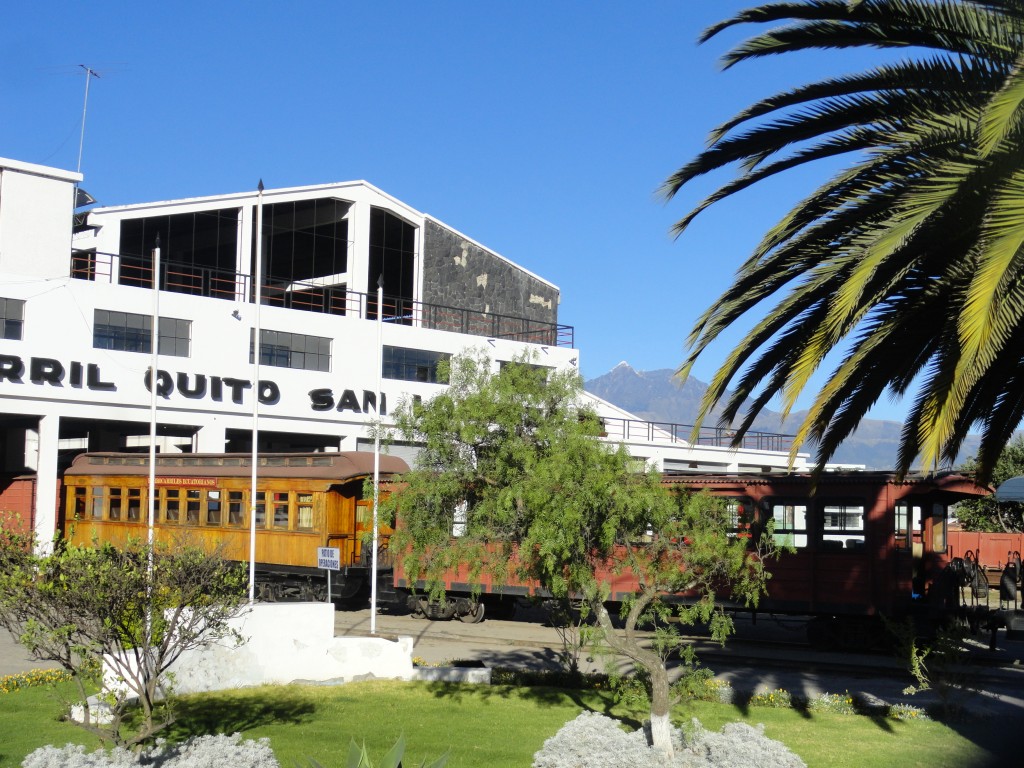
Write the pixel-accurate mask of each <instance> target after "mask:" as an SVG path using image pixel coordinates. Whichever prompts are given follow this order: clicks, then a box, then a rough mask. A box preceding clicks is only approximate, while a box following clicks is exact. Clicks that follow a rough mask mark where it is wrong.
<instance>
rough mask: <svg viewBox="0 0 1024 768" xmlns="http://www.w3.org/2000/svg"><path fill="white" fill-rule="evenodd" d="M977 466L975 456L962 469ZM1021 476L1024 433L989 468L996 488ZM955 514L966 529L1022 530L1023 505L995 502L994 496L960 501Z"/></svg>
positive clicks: (1022, 472) (973, 468)
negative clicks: (994, 464) (993, 466)
mask: <svg viewBox="0 0 1024 768" xmlns="http://www.w3.org/2000/svg"><path fill="white" fill-rule="evenodd" d="M977 466H978V461H977V459H969V460H968V461H967V462H966V463H965V464H964V466H963V467H962V468H961V469H962V470H963V471H964V472H974V471H975V470H976V469H977ZM1021 475H1024V436H1022V435H1017V436H1016V437H1015V438H1014V439H1013V440H1011V441H1010V442H1009V443H1007V444H1006V447H1005V448H1003V451H1002V453H1000V454H999V458H998V459H997V460H996V466H995V468H994V469H993V470H992V485H993V486H995V487H998V486H999V485H1002V484H1003V483H1004V482H1006V481H1007V480H1009V479H1010V478H1011V477H1019V476H1021ZM956 517H957V520H959V521H960V524H961V525H962V526H963V527H964V529H965V530H968V531H989V532H998V531H1006V532H1007V533H1021V532H1024V504H1019V503H1017V502H1014V501H1002V502H1000V501H996V497H995V496H994V495H993V496H985V497H983V498H980V499H970V500H969V501H961V502H960V503H959V504H957V505H956Z"/></svg>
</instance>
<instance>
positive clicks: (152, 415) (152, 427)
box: [148, 233, 160, 574]
mask: <svg viewBox="0 0 1024 768" xmlns="http://www.w3.org/2000/svg"><path fill="white" fill-rule="evenodd" d="M152 266H153V317H152V319H151V321H150V329H149V344H150V348H151V349H150V352H151V353H152V357H151V362H150V366H149V505H148V511H149V517H148V525H149V536H148V541H149V572H150V574H152V573H153V526H154V525H155V523H156V397H157V394H156V391H157V388H158V385H159V382H160V378H159V376H158V375H157V371H158V368H157V366H158V364H159V360H160V233H157V236H156V244H155V246H154V247H153V265H152Z"/></svg>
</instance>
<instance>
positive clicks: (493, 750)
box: [0, 681, 1009, 768]
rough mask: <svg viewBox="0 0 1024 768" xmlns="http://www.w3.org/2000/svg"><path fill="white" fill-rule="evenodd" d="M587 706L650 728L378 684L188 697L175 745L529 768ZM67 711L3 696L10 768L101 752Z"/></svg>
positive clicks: (518, 696) (574, 695)
mask: <svg viewBox="0 0 1024 768" xmlns="http://www.w3.org/2000/svg"><path fill="white" fill-rule="evenodd" d="M583 708H590V709H596V710H598V711H602V712H606V713H608V714H612V715H614V716H618V717H620V718H623V719H625V720H627V721H628V722H630V723H631V724H633V725H637V724H638V723H637V714H636V713H632V716H631V713H628V712H624V711H622V710H621V709H619V708H616V707H615V706H614V705H613V704H612V703H611V700H610V699H609V698H608V696H607V695H605V694H604V693H602V692H592V691H586V692H583V691H567V690H560V689H551V688H523V687H511V686H490V687H486V686H481V687H473V686H457V685H448V684H438V683H399V682H391V681H372V682H365V683H351V684H349V685H344V686H338V687H322V686H276V687H263V688H250V689H244V690H240V691H230V692H222V693H217V694H206V695H202V696H193V697H188V698H186V699H185V700H183V702H182V704H181V707H180V709H179V718H180V720H179V723H178V724H177V726H176V728H175V730H174V731H173V732H172V733H171V734H168V735H169V737H171V738H173V739H177V738H183V737H185V736H187V735H189V734H200V733H215V732H223V733H233V732H235V731H240V732H242V733H243V734H245V735H246V736H247V737H249V738H260V737H267V738H269V739H270V744H271V746H272V748H273V749H274V752H275V754H276V755H277V758H278V760H279V762H280V763H281V765H283V766H289V767H291V766H296V765H302V766H306V765H308V758H313V759H315V760H317V761H318V762H320V763H321V764H322V765H323V766H324V768H332V767H333V766H337V765H341V763H342V759H343V755H344V753H345V750H346V749H347V747H348V743H349V740H350V739H352V738H354V739H355V740H356V741H357V742H360V743H361V742H363V741H364V740H365V742H366V744H367V746H368V748H369V750H370V754H371V756H372V757H380V756H381V755H383V753H384V752H385V751H386V750H387V748H388V747H390V746H391V745H392V744H393V743H394V742H395V741H396V740H397V738H398V736H399V735H400V734H404V735H405V739H406V744H407V750H406V757H407V760H406V764H407V765H418V764H419V762H420V761H421V760H423V759H425V758H434V757H437V756H439V755H440V754H441V753H443V752H445V751H446V750H448V749H451V756H450V759H449V762H448V765H449V766H451V767H452V768H459V767H461V766H488V767H490V766H495V767H497V766H516V768H523V767H524V766H529V765H530V763H531V758H532V755H533V753H534V752H535V751H536V750H537V749H539V748H540V747H541V745H542V744H543V743H544V740H545V739H546V738H548V737H549V736H551V735H553V734H554V733H555V732H556V731H557V730H558V729H559V728H560V727H561V726H562V725H563V724H564V723H565V722H567V721H568V720H571V719H572V718H573V717H575V716H576V715H577V714H578V713H579V712H580V711H581V709H583ZM57 711H58V710H57V705H56V701H55V699H54V698H53V694H52V693H51V692H49V691H48V690H47V689H44V688H31V689H26V690H21V691H16V692H14V693H7V694H0V766H19V765H20V764H21V760H22V759H23V757H24V756H25V755H26V754H28V753H29V752H31V751H32V750H33V749H34V748H36V747H38V746H40V745H42V744H48V743H49V744H56V745H63V744H66V743H68V742H75V743H80V744H85V745H87V746H89V747H90V748H94V747H95V746H96V743H95V741H94V740H92V739H91V738H90V737H88V736H87V734H85V733H84V732H83V731H81V730H79V729H78V728H76V727H75V726H73V725H70V724H68V723H62V722H59V721H58V720H57ZM691 717H697V718H699V719H700V720H701V722H702V723H703V724H704V726H705V727H706V728H708V729H718V728H720V727H721V726H722V725H723V724H724V723H726V722H729V721H733V720H744V721H746V722H749V723H751V724H757V723H763V724H764V725H765V733H766V735H768V736H769V737H770V738H774V739H777V740H779V741H782V742H783V743H785V744H786V745H787V746H789V747H790V749H792V750H794V751H795V752H796V753H797V754H799V755H800V756H801V757H802V758H803V759H804V760H805V761H806V762H807V764H808V765H809V766H828V767H829V768H832V767H833V766H836V767H839V768H841V767H842V766H851V768H853V767H856V768H864V767H866V766H867V767H870V766H922V767H927V768H934V767H935V766H939V765H951V766H952V765H955V766H972V765H984V764H987V762H988V761H989V759H990V758H991V757H992V755H991V754H990V753H989V752H988V751H987V750H985V749H983V748H981V747H979V746H977V745H976V743H975V742H977V743H980V744H988V743H991V741H990V740H991V739H992V738H996V737H998V735H999V724H997V723H989V722H985V721H976V722H973V723H970V724H969V726H970V727H967V726H962V727H959V728H950V727H947V726H945V725H942V724H940V723H936V722H927V721H925V722H898V721H895V720H889V719H885V718H871V717H866V716H863V715H841V714H833V713H828V712H825V713H818V712H806V711H798V710H794V709H772V708H767V707H743V706H736V705H727V704H720V703H710V702H698V703H694V704H691V705H689V706H687V707H681V708H679V710H678V711H677V713H676V720H677V721H678V722H680V723H687V722H689V720H690V718H691ZM1003 730H1005V728H1003ZM971 739H974V740H975V742H972V740H971ZM1007 764H1009V763H1007Z"/></svg>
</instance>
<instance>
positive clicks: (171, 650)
mask: <svg viewBox="0 0 1024 768" xmlns="http://www.w3.org/2000/svg"><path fill="white" fill-rule="evenodd" d="M32 544H33V542H32V540H31V539H30V538H29V537H28V536H25V535H22V534H19V533H17V532H16V530H14V529H11V528H5V527H3V526H0V627H3V628H5V629H7V630H8V631H9V632H10V633H11V634H12V635H13V636H14V637H15V638H16V639H17V640H18V641H19V642H21V644H22V645H24V646H25V647H26V648H27V649H28V650H29V651H30V653H31V654H32V656H33V657H34V658H36V659H39V660H40V661H48V662H55V663H57V664H59V665H60V666H61V667H62V668H63V669H65V670H67V671H68V672H69V673H71V675H72V678H73V679H74V680H75V682H76V683H77V693H78V700H77V701H75V702H66V704H67V705H68V706H69V708H70V706H74V705H83V710H84V718H83V719H82V720H81V721H79V722H80V724H81V725H82V727H84V728H85V729H86V730H88V731H90V732H91V733H94V734H95V735H97V736H98V737H99V738H100V740H101V741H103V742H106V743H113V744H115V745H118V746H125V747H131V746H135V745H140V744H142V743H144V742H147V741H151V740H152V739H153V738H154V737H155V736H156V735H157V734H158V733H159V732H161V731H162V730H163V729H165V728H166V727H167V726H169V725H170V724H171V723H173V722H174V709H173V706H172V704H173V702H172V699H171V698H169V697H168V696H167V694H168V693H170V692H171V689H172V688H173V686H172V681H171V680H170V679H169V677H168V674H167V672H168V669H169V668H170V667H171V665H172V664H173V663H174V662H175V660H177V659H178V657H179V656H181V654H182V653H184V652H185V651H187V650H191V649H195V648H199V647H202V646H204V645H207V644H209V643H212V642H217V641H220V640H225V639H230V640H234V641H238V640H240V638H239V637H238V636H237V634H236V633H235V632H234V631H233V630H232V629H231V628H230V626H229V625H228V620H229V619H231V618H233V617H234V616H236V615H238V614H239V613H240V611H241V610H242V608H243V607H244V600H245V584H246V582H245V573H244V571H243V569H241V568H239V567H238V566H237V565H232V564H231V563H229V562H228V561H226V560H224V559H223V558H222V557H220V555H219V554H218V553H216V552H214V553H210V552H207V551H205V550H203V549H201V548H199V547H197V546H195V545H193V544H191V543H189V542H188V541H187V540H179V541H176V542H173V543H168V544H161V543H159V542H158V543H156V544H155V545H153V546H152V547H150V546H149V545H148V544H147V543H145V542H139V541H130V542H128V543H127V544H126V545H125V546H123V547H119V548H118V547H113V546H111V545H110V544H97V545H96V546H94V547H86V546H75V545H73V544H69V543H67V542H65V541H63V540H58V541H57V542H56V545H55V547H54V550H53V552H52V553H49V554H39V553H37V552H36V551H34V548H33V547H32ZM151 558H152V564H150V560H151ZM104 662H106V664H107V665H108V672H107V676H108V677H107V679H106V680H104V670H103V667H104ZM111 676H112V679H111ZM96 687H99V688H100V689H101V700H102V703H104V704H105V705H106V706H107V708H108V712H109V720H106V719H103V718H95V717H92V713H91V712H90V711H89V709H90V708H89V707H85V706H84V704H85V701H86V699H87V697H88V693H89V691H90V690H93V689H95V688H96ZM135 706H138V708H139V711H140V712H141V717H139V718H137V719H136V720H135V721H132V723H129V722H128V721H127V720H126V716H127V715H128V714H129V712H130V710H131V709H133V708H134V707H135Z"/></svg>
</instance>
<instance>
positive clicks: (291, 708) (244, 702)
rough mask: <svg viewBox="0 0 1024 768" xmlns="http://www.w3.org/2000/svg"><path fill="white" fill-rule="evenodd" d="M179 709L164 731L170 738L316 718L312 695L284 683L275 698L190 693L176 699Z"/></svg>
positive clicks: (179, 738)
mask: <svg viewBox="0 0 1024 768" xmlns="http://www.w3.org/2000/svg"><path fill="white" fill-rule="evenodd" d="M175 713H176V715H177V719H176V720H175V722H174V724H173V725H171V726H170V727H169V728H168V730H167V731H166V732H165V733H164V734H163V735H164V737H165V738H167V739H168V740H170V741H180V740H182V739H185V738H188V737H189V736H206V735H213V734H217V733H235V732H243V731H248V730H250V729H253V728H257V727H259V726H262V725H269V724H271V723H276V724H280V723H287V724H290V725H301V724H303V723H307V722H310V721H312V720H313V719H314V716H315V714H316V706H315V704H313V703H312V702H310V701H309V700H308V697H305V696H303V695H300V694H299V693H290V692H289V689H288V687H287V686H282V687H280V688H276V689H274V697H273V699H269V698H264V699H260V700H255V699H253V698H252V697H249V696H246V697H238V696H232V695H229V694H220V693H208V694H203V695H202V696H190V697H188V698H185V699H180V700H178V701H177V702H176V703H175Z"/></svg>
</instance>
